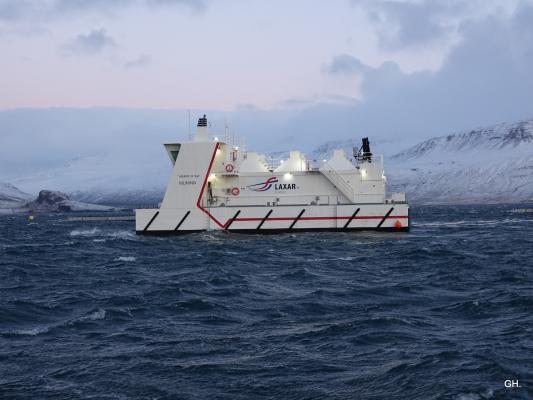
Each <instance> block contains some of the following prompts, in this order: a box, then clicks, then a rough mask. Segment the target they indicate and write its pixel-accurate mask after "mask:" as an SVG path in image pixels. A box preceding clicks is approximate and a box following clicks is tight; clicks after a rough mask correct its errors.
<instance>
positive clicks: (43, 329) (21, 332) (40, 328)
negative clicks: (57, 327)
mask: <svg viewBox="0 0 533 400" xmlns="http://www.w3.org/2000/svg"><path fill="white" fill-rule="evenodd" d="M50 329H52V327H51V326H37V327H35V328H31V329H21V330H19V331H14V332H13V333H14V334H15V335H25V336H37V335H39V334H40V333H46V332H48V331H49V330H50Z"/></svg>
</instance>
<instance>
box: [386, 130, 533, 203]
mask: <svg viewBox="0 0 533 400" xmlns="http://www.w3.org/2000/svg"><path fill="white" fill-rule="evenodd" d="M386 172H387V173H386V174H387V177H388V178H389V184H390V187H389V188H390V190H391V191H405V192H406V193H407V194H408V197H409V199H410V200H411V201H413V202H415V203H482V202H491V203H499V202H531V201H533V120H529V121H521V122H517V123H505V124H499V125H494V126H491V127H488V128H482V129H475V130H470V131H465V132H459V133H456V134H453V135H448V136H442V137H437V138H432V139H429V140H426V141H424V142H422V143H419V144H417V145H415V146H413V147H410V148H408V149H406V150H404V151H401V152H400V153H398V154H396V155H394V156H393V157H391V158H389V159H388V160H387V164H386Z"/></svg>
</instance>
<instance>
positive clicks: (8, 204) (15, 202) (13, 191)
mask: <svg viewBox="0 0 533 400" xmlns="http://www.w3.org/2000/svg"><path fill="white" fill-rule="evenodd" d="M31 198H32V196H31V195H30V194H28V193H24V192H23V191H22V190H19V189H18V188H16V187H15V186H13V185H11V184H9V183H4V182H0V208H4V209H5V208H16V207H19V206H20V205H22V204H24V203H25V202H27V201H29V200H30V199H31Z"/></svg>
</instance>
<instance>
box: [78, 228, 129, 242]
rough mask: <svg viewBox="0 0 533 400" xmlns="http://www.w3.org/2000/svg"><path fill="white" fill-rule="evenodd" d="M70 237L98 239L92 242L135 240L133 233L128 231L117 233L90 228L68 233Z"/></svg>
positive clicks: (123, 230)
mask: <svg viewBox="0 0 533 400" xmlns="http://www.w3.org/2000/svg"><path fill="white" fill-rule="evenodd" d="M70 236H72V237H98V239H94V240H93V241H95V242H97V241H101V242H104V241H105V238H111V239H126V240H127V239H132V238H135V237H136V236H135V233H134V232H133V231H130V230H125V229H122V230H118V231H106V230H102V229H100V228H92V229H74V230H73V231H71V232H70Z"/></svg>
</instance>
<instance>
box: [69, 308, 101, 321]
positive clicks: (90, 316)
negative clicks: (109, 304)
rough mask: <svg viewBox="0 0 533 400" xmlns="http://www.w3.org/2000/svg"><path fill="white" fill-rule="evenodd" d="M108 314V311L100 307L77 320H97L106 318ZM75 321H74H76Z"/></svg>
mask: <svg viewBox="0 0 533 400" xmlns="http://www.w3.org/2000/svg"><path fill="white" fill-rule="evenodd" d="M105 315H106V312H105V310H104V309H103V308H99V309H98V310H96V311H93V312H92V313H90V314H88V315H85V316H83V317H79V318H77V319H76V320H75V321H78V322H83V321H96V320H99V319H104V318H105ZM75 321H73V322H75Z"/></svg>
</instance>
